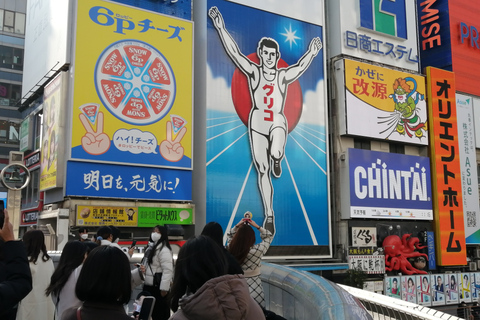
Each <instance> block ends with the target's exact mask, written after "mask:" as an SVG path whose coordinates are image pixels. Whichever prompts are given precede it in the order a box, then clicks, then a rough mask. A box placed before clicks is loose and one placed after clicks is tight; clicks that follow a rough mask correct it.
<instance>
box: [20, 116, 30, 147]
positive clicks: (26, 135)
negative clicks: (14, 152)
mask: <svg viewBox="0 0 480 320" xmlns="http://www.w3.org/2000/svg"><path fill="white" fill-rule="evenodd" d="M31 122H32V118H31V117H27V118H25V120H23V121H22V123H21V124H20V136H19V140H20V141H19V144H20V145H19V149H20V151H22V152H24V151H27V150H28V149H29V148H31V145H32V143H31V142H30V141H29V139H30V138H31V137H30V124H31Z"/></svg>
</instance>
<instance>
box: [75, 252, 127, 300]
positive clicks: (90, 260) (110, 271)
mask: <svg viewBox="0 0 480 320" xmlns="http://www.w3.org/2000/svg"><path fill="white" fill-rule="evenodd" d="M131 292H132V285H131V273H130V263H129V262H128V258H127V256H126V255H125V253H124V252H123V251H122V250H120V249H118V248H117V247H112V246H99V247H97V248H95V249H93V250H92V252H90V254H89V255H88V257H87V259H85V262H84V263H83V267H82V271H81V272H80V275H79V276H78V280H77V285H76V287H75V294H76V295H77V297H78V299H79V300H81V301H95V302H103V303H109V304H126V303H128V302H129V301H130V294H131Z"/></svg>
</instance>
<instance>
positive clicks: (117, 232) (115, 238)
mask: <svg viewBox="0 0 480 320" xmlns="http://www.w3.org/2000/svg"><path fill="white" fill-rule="evenodd" d="M108 227H109V228H110V230H112V244H110V245H111V246H112V247H117V248H118V249H120V250H122V247H120V245H119V244H118V241H119V240H120V229H118V228H117V227H115V226H108ZM134 250H135V247H131V248H130V249H128V252H125V251H124V252H125V254H126V255H127V258H128V259H129V260H130V258H131V257H132V256H133V251H134ZM122 251H123V250H122Z"/></svg>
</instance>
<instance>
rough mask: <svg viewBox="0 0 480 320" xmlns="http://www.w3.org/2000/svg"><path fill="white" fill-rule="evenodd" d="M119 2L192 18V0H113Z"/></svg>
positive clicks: (188, 18) (178, 16)
mask: <svg viewBox="0 0 480 320" xmlns="http://www.w3.org/2000/svg"><path fill="white" fill-rule="evenodd" d="M113 1H115V2H118V3H123V4H126V5H130V6H134V7H137V8H142V9H146V10H150V11H154V12H158V13H163V14H168V15H169V16H175V17H177V18H182V19H187V20H191V19H192V1H191V0H181V1H178V0H163V1H151V0H113Z"/></svg>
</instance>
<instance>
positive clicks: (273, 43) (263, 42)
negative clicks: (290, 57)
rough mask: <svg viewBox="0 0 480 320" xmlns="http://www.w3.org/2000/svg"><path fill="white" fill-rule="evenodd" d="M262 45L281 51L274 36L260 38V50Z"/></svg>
mask: <svg viewBox="0 0 480 320" xmlns="http://www.w3.org/2000/svg"><path fill="white" fill-rule="evenodd" d="M262 47H267V48H273V49H275V51H277V53H278V52H279V51H280V50H279V49H278V43H277V41H275V40H273V39H272V38H267V37H263V38H262V39H260V41H259V42H258V49H259V50H260V49H262Z"/></svg>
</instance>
